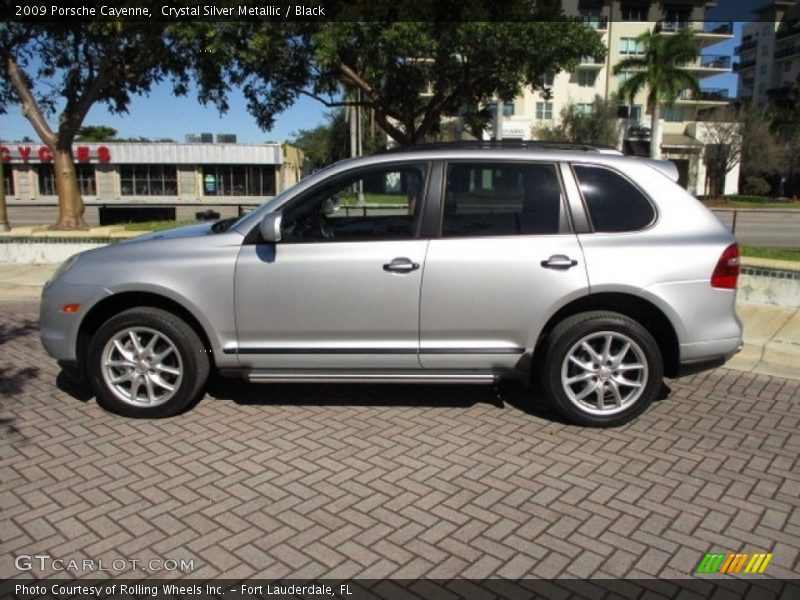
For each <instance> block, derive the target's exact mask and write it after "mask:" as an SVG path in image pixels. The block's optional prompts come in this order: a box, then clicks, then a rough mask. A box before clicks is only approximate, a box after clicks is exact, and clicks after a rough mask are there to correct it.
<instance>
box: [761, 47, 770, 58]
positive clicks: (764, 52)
mask: <svg viewBox="0 0 800 600" xmlns="http://www.w3.org/2000/svg"><path fill="white" fill-rule="evenodd" d="M767 54H769V46H768V45H767V44H764V45H763V46H762V47H761V56H766V55H767Z"/></svg>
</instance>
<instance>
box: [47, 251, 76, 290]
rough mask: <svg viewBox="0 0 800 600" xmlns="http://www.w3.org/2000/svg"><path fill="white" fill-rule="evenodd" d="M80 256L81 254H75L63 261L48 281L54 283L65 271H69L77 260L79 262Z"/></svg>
mask: <svg viewBox="0 0 800 600" xmlns="http://www.w3.org/2000/svg"><path fill="white" fill-rule="evenodd" d="M80 256H81V255H80V254H73V255H72V256H70V257H69V258H68V259H67V260H65V261H64V262H63V263H61V265H60V266H59V267H58V268H57V269H56V270H55V273H53V276H52V277H51V278H50V281H48V282H47V283H52V282H53V281H55V280H56V279H58V278H59V277H61V276H62V275H63V274H64V273H66V272H67V271H69V270H70V269H71V268H72V266H73V265H74V264H75V263H76V262H78V259H79V258H80Z"/></svg>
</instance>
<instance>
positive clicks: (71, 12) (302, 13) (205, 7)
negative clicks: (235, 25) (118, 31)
mask: <svg viewBox="0 0 800 600" xmlns="http://www.w3.org/2000/svg"><path fill="white" fill-rule="evenodd" d="M14 15H15V16H17V17H61V18H65V17H89V18H91V17H114V18H119V17H146V18H151V17H153V16H160V17H167V18H170V19H184V18H188V17H215V18H223V17H228V18H236V17H278V18H286V19H288V18H289V17H324V16H325V7H324V6H304V5H300V4H289V5H287V6H276V5H269V6H244V5H239V6H217V5H215V4H202V5H196V6H181V7H176V6H162V7H161V14H160V15H153V13H152V12H151V11H150V7H129V6H109V5H106V4H104V5H102V6H99V7H98V6H59V5H57V4H52V5H46V4H24V5H23V4H18V5H16V6H15V7H14Z"/></svg>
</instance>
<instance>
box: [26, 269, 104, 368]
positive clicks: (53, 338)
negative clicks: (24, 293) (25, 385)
mask: <svg viewBox="0 0 800 600" xmlns="http://www.w3.org/2000/svg"><path fill="white" fill-rule="evenodd" d="M109 295H111V294H110V292H108V291H107V290H106V289H104V288H103V287H102V286H96V285H70V284H66V283H63V282H61V281H59V280H56V281H50V282H48V283H47V284H46V285H45V286H44V289H43V290H42V303H41V307H40V309H39V327H40V333H39V335H40V338H41V340H42V345H43V346H44V349H45V350H47V353H48V354H49V355H50V356H52V357H53V358H56V359H58V360H63V361H71V362H74V361H77V359H78V356H77V345H78V344H77V342H78V331H79V329H80V324H81V322H82V321H83V319H84V318H85V317H86V313H87V312H89V310H90V309H91V308H92V307H93V306H94V305H95V304H97V302H99V301H100V300H101V299H102V298H105V297H106V296H109ZM65 304H79V305H80V309H79V310H78V311H77V312H74V313H65V312H63V311H62V310H61V308H62V307H63V306H64V305H65Z"/></svg>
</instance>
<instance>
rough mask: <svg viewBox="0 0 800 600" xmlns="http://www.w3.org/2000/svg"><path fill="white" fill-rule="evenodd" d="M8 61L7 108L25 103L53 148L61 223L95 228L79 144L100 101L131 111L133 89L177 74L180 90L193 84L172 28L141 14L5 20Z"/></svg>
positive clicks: (0, 36) (0, 88)
mask: <svg viewBox="0 0 800 600" xmlns="http://www.w3.org/2000/svg"><path fill="white" fill-rule="evenodd" d="M187 27H188V25H187ZM0 62H1V64H0V67H1V69H2V71H1V73H0V112H5V110H6V109H7V108H8V106H9V105H13V104H17V105H19V106H20V108H21V110H22V114H23V115H24V116H25V118H27V119H28V121H30V123H31V125H32V126H33V129H34V131H35V132H36V133H37V135H38V136H39V138H40V139H41V141H42V143H43V144H45V145H46V146H48V147H49V148H50V150H51V151H52V155H53V166H54V169H55V183H56V192H57V194H58V208H59V214H58V221H57V222H56V223H55V225H53V226H52V228H53V229H86V228H87V226H86V222H85V221H84V218H83V213H84V206H83V200H82V198H81V194H80V189H79V187H78V185H77V181H76V178H75V161H74V157H73V155H72V143H73V141H74V140H75V136H76V135H77V134H78V132H79V131H80V129H81V126H82V124H83V120H84V119H85V118H86V115H87V114H88V112H89V110H90V109H91V108H92V106H94V105H95V104H97V103H104V104H106V105H107V107H108V108H109V110H110V111H112V112H114V113H123V112H126V110H127V108H128V105H129V103H130V99H131V95H132V94H144V93H147V92H148V91H149V90H150V87H151V85H152V84H153V83H156V82H159V81H161V80H162V79H163V78H164V77H166V76H168V75H169V74H172V75H173V76H174V77H175V80H176V82H177V84H178V87H177V91H185V90H186V86H187V85H188V77H187V75H186V66H187V65H186V63H185V61H184V59H183V58H182V56H181V55H180V54H177V53H175V52H173V46H172V45H171V44H170V41H169V36H167V35H165V31H164V27H162V26H152V25H150V24H147V23H139V22H134V21H128V22H88V23H79V22H73V21H64V22H47V23H35V24H31V23H3V24H0ZM56 114H57V115H58V116H57V118H56V119H55V122H54V123H52V124H51V121H50V120H49V118H51V117H53V116H54V115H56Z"/></svg>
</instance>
